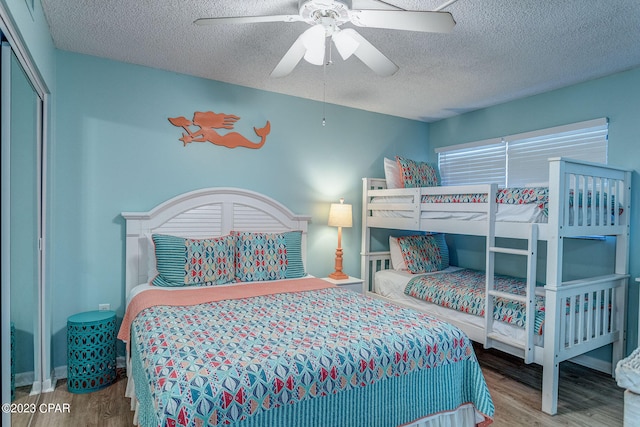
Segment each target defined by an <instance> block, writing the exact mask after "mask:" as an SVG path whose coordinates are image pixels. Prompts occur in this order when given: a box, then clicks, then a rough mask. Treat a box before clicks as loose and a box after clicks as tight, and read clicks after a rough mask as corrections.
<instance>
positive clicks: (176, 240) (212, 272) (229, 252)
mask: <svg viewBox="0 0 640 427" xmlns="http://www.w3.org/2000/svg"><path fill="white" fill-rule="evenodd" d="M152 239H153V243H154V245H155V253H156V268H157V269H158V275H157V276H156V277H155V278H154V279H153V284H154V285H156V286H165V287H175V286H211V285H222V284H224V283H229V282H232V281H234V279H235V268H234V254H235V238H234V237H233V236H231V235H227V236H222V237H217V238H212V239H187V238H183V237H176V236H169V235H163V234H154V235H153V236H152Z"/></svg>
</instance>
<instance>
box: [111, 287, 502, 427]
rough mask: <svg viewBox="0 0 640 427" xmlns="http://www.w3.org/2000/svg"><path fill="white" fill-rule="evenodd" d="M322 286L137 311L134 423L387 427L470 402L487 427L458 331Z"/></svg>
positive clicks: (473, 366)
mask: <svg viewBox="0 0 640 427" xmlns="http://www.w3.org/2000/svg"><path fill="white" fill-rule="evenodd" d="M305 280H314V281H319V280H320V279H300V280H297V281H296V282H303V281H305ZM324 283H327V282H324ZM239 286H240V287H248V288H250V287H252V286H255V285H253V284H248V285H239ZM239 286H235V288H238V287H239ZM258 286H259V288H261V289H262V292H261V293H264V289H265V287H269V286H270V285H269V284H260V285H258ZM329 286H330V287H327V288H323V289H312V290H304V287H302V288H300V289H303V290H302V291H295V292H279V293H273V294H266V295H257V296H249V297H243V298H238V299H228V300H226V299H223V300H220V301H217V302H203V303H199V304H196V305H191V306H184V305H179V306H171V305H153V306H150V307H148V308H144V309H142V311H140V312H139V314H138V315H137V316H136V317H135V319H134V320H133V321H132V323H131V337H130V340H131V345H132V349H133V351H132V366H133V372H134V378H135V383H136V394H137V397H138V400H139V401H140V404H141V407H140V411H139V418H140V424H141V426H145V427H147V426H154V427H155V426H162V427H164V426H205V425H214V426H215V425H232V426H236V425H237V426H244V425H247V426H248V425H251V426H257V425H265V426H267V425H268V426H283V427H284V426H291V425H305V426H313V425H349V426H367V427H368V426H376V425H378V426H381V427H382V426H384V427H388V426H394V425H402V424H405V423H408V422H411V421H413V420H416V419H419V418H421V417H424V416H426V415H428V414H433V413H438V412H442V411H452V410H455V409H456V408H458V407H460V406H461V405H463V404H469V403H471V404H473V405H474V407H475V409H476V413H477V414H478V415H479V416H481V418H480V420H481V422H480V424H485V425H486V424H489V423H491V417H492V416H493V411H494V408H493V403H492V401H491V397H490V395H489V393H488V390H487V387H486V383H485V381H484V378H483V376H482V372H481V370H480V367H479V365H478V363H477V361H476V358H475V354H474V352H473V349H472V347H471V344H470V341H469V340H468V338H467V337H466V336H465V335H464V334H463V333H462V332H461V331H460V330H459V329H457V328H456V327H454V326H452V325H450V324H447V323H444V322H441V321H439V320H437V319H435V318H433V317H430V316H429V315H426V314H423V313H418V312H415V311H412V310H409V309H406V308H401V307H398V306H395V305H393V304H388V303H385V302H382V301H379V300H375V299H372V298H368V297H363V296H361V295H358V294H356V293H352V292H349V291H344V290H341V289H338V288H335V287H333V286H332V285H329ZM153 292H158V291H153ZM145 293H146V292H143V293H142V294H140V295H138V296H140V297H143V296H144V294H145ZM138 296H136V297H135V298H138ZM132 302H133V301H132ZM130 306H131V304H130ZM121 334H122V329H121ZM390 403H391V405H390ZM389 408H394V409H395V410H389ZM319 414H322V415H321V416H320V415H319ZM345 417H346V418H345Z"/></svg>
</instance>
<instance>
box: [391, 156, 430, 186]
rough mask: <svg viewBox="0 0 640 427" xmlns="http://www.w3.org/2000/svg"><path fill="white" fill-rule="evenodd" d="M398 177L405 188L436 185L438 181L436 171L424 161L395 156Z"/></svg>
mask: <svg viewBox="0 0 640 427" xmlns="http://www.w3.org/2000/svg"><path fill="white" fill-rule="evenodd" d="M396 161H397V162H398V167H399V168H400V179H401V180H402V186H403V187H405V188H416V187H436V186H437V185H438V184H439V183H440V179H439V177H438V171H437V170H436V169H435V168H434V167H432V166H431V165H429V164H428V163H425V162H418V161H415V160H411V159H405V158H403V157H396Z"/></svg>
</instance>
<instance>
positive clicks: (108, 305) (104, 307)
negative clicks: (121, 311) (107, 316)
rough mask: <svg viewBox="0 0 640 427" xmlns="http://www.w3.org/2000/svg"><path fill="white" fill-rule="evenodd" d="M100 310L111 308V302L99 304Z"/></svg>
mask: <svg viewBox="0 0 640 427" xmlns="http://www.w3.org/2000/svg"><path fill="white" fill-rule="evenodd" d="M98 310H100V311H107V310H111V304H98Z"/></svg>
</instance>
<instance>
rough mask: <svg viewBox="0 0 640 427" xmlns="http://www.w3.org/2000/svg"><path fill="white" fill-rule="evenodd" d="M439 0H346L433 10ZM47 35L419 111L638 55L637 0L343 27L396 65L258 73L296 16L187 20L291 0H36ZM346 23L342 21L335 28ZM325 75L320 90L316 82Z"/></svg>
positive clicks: (361, 103) (593, 72) (473, 7)
mask: <svg viewBox="0 0 640 427" xmlns="http://www.w3.org/2000/svg"><path fill="white" fill-rule="evenodd" d="M446 3H451V2H447V1H446V0H439V1H434V0H423V1H419V0H413V1H409V0H388V1H386V3H384V2H378V1H375V0H354V1H353V7H354V8H363V9H364V8H388V7H389V6H388V5H389V4H392V5H393V6H396V7H398V8H401V9H406V10H435V9H437V8H439V7H441V6H442V5H443V4H446ZM42 6H43V8H44V11H45V15H46V17H47V20H48V23H49V26H50V30H51V35H52V37H53V40H54V43H55V45H56V47H58V48H59V49H63V50H68V51H72V52H79V53H84V54H88V55H94V56H98V57H104V58H109V59H113V60H117V61H124V62H129V63H133V64H139V65H144V66H149V67H154V68H160V69H164V70H169V71H174V72H178V73H184V74H189V75H194V76H199V77H204V78H207V79H213V80H219V81H223V82H227V83H233V84H237V85H242V86H248V87H252V88H257V89H263V90H267V91H271V92H277V93H282V94H287V95H293V96H298V97H302V98H308V99H314V100H318V101H322V100H323V98H324V99H326V102H328V103H332V104H339V105H344V106H348V107H353V108H359V109H363V110H367V111H374V112H379V113H384V114H390V115H394V116H400V117H406V118H411V119H417V120H422V121H427V122H429V121H434V120H438V119H441V118H445V117H450V116H453V115H456V114H459V113H463V112H466V111H471V110H475V109H478V108H483V107H486V106H490V105H495V104H498V103H501V102H505V101H509V100H512V99H516V98H521V97H524V96H528V95H534V94H537V93H541V92H545V91H548V90H552V89H555V88H559V87H562V86H566V85H570V84H574V83H578V82H582V81H586V80H590V79H593V78H597V77H601V76H605V75H608V74H611V73H614V72H618V71H622V70H626V69H630V68H634V67H638V66H640V1H639V0H545V1H541V0H458V1H456V2H453V3H452V4H449V5H448V6H446V7H445V8H444V9H443V10H445V11H448V12H451V13H452V15H453V17H454V19H455V20H456V26H455V27H454V29H453V31H452V32H451V33H448V34H434V33H416V32H409V31H394V30H383V29H373V28H359V27H354V28H356V29H357V30H358V32H360V33H361V34H362V35H363V36H364V37H365V38H366V39H367V40H369V41H370V42H371V43H372V44H373V45H374V46H376V47H377V48H378V49H379V50H380V51H382V52H383V53H384V54H385V55H387V56H388V57H389V58H390V59H391V60H393V61H394V62H395V63H396V64H397V65H398V66H399V67H400V70H399V71H398V72H397V73H396V74H395V75H393V76H391V77H385V78H382V77H378V76H377V75H375V74H374V73H373V72H372V71H371V70H369V69H368V68H367V67H366V66H365V65H364V64H363V63H362V62H360V60H358V59H357V58H355V57H352V58H350V59H348V60H346V61H343V60H342V58H340V56H339V55H337V54H334V55H333V58H332V59H333V64H332V65H330V66H327V67H326V77H325V76H324V73H323V67H322V66H315V65H310V64H308V63H306V62H305V61H304V60H302V61H300V63H299V64H298V66H297V67H296V68H295V69H294V71H293V72H292V73H291V74H290V75H288V76H286V77H283V78H277V79H276V78H271V77H269V74H270V73H271V71H272V70H273V68H274V67H275V66H276V64H277V63H278V62H279V60H280V58H281V57H282V56H283V55H284V54H285V52H286V51H287V50H288V49H289V47H290V46H291V44H292V43H293V42H294V40H295V39H296V38H297V37H298V35H299V34H301V33H302V32H303V31H304V30H306V29H307V28H309V26H308V25H307V24H305V23H303V22H295V23H284V22H280V23H258V24H242V25H218V26H198V25H195V24H193V21H194V20H195V19H197V18H201V17H217V16H236V15H242V16H245V15H272V14H297V12H298V6H297V1H295V0H294V1H291V0H243V1H236V0H208V1H207V0H101V1H96V0H42ZM347 27H352V25H351V24H345V25H344V26H343V28H347ZM324 79H326V92H324V90H323V87H324V84H323V82H324Z"/></svg>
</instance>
